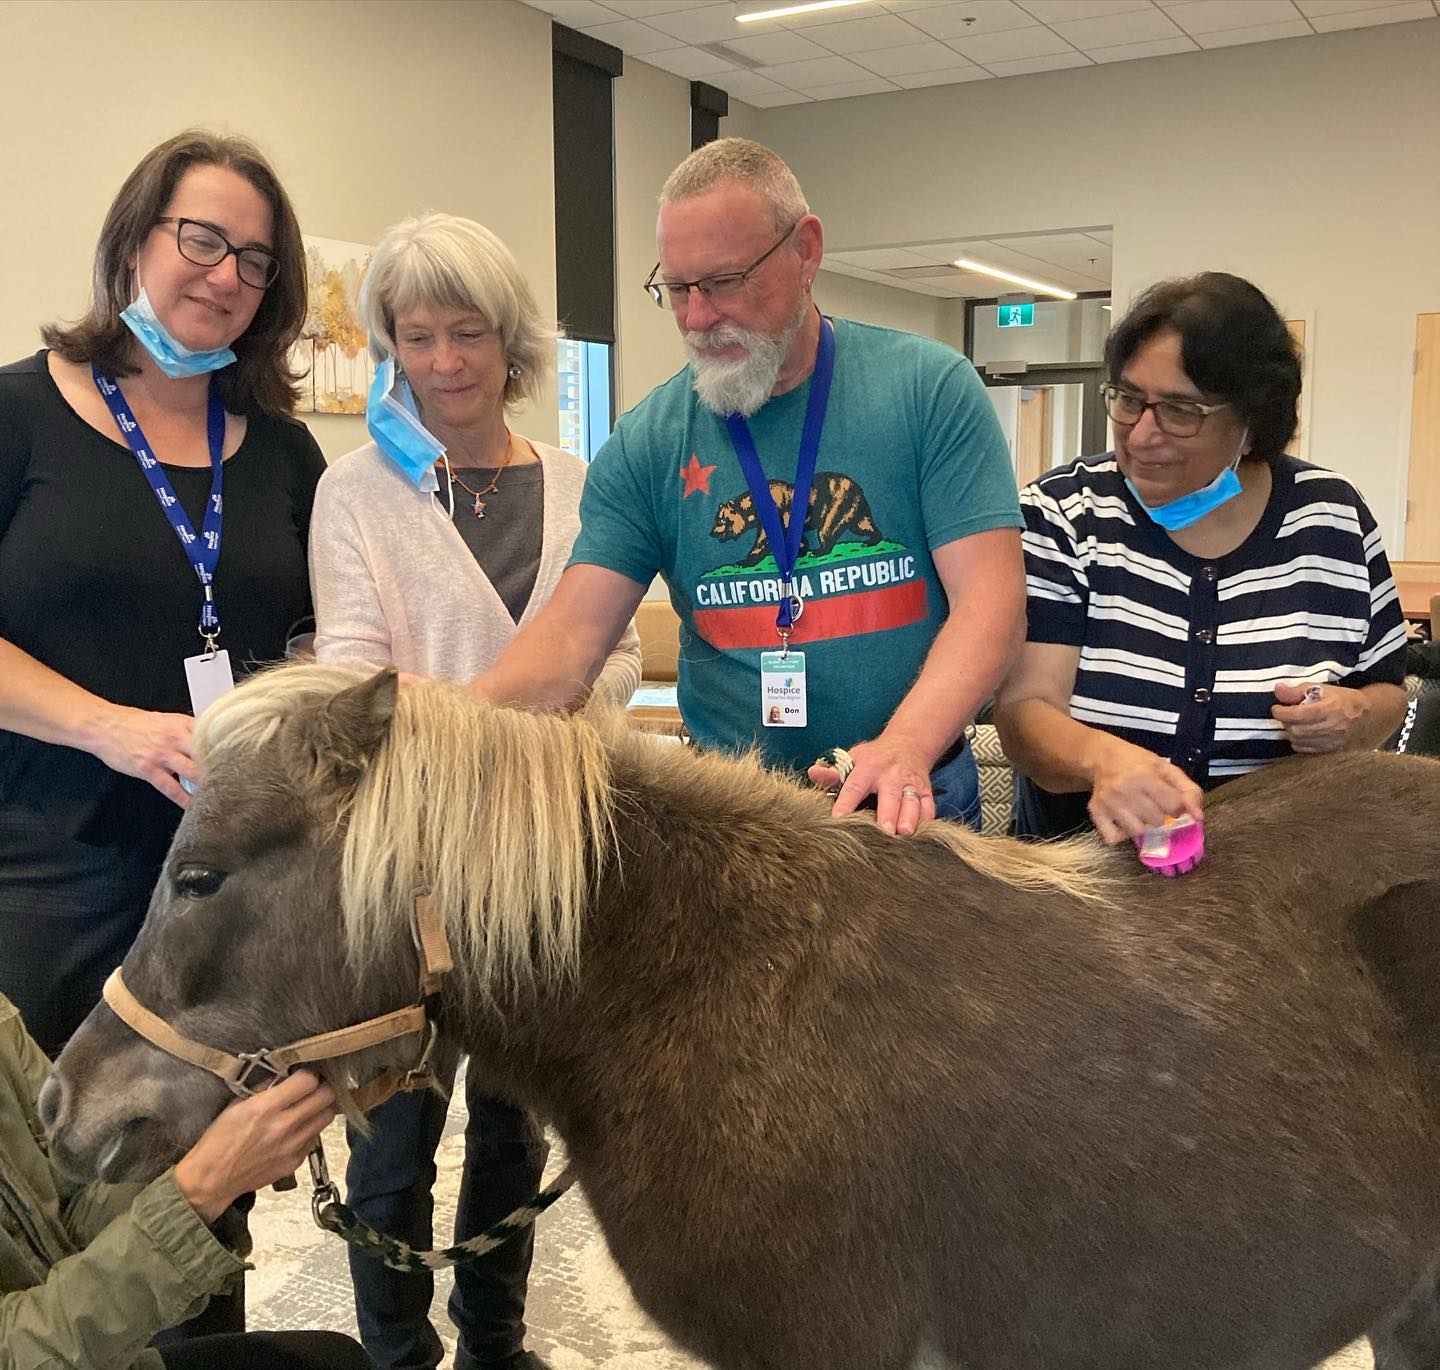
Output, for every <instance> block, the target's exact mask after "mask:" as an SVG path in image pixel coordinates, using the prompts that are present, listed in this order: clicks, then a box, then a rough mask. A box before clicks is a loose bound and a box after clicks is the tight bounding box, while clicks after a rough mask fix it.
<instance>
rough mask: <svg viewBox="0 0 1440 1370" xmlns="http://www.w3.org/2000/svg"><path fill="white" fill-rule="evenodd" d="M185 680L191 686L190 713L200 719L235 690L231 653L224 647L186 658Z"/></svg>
mask: <svg viewBox="0 0 1440 1370" xmlns="http://www.w3.org/2000/svg"><path fill="white" fill-rule="evenodd" d="M185 680H186V683H187V684H188V685H189V686H190V711H191V712H192V713H193V714H194V715H195V717H196V718H199V717H200V715H201V714H203V713H204V712H205V710H206V709H208V708H209V707H210V706H211V705H212V704H213V703H214V702H215V701H216V700H217V699H219V698H220V696H221V695H226V694H229V693H230V691H231V690H233V689H234V688H235V672H234V671H232V670H231V669H230V653H229V652H227V651H226V650H225V649H224V648H223V647H221V648H219V649H218V650H216V651H213V652H201V653H200V655H199V656H187V657H186V658H185Z"/></svg>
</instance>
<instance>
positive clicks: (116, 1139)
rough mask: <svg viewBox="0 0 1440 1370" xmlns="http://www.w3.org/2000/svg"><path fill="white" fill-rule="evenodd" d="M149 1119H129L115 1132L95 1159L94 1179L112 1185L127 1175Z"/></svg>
mask: <svg viewBox="0 0 1440 1370" xmlns="http://www.w3.org/2000/svg"><path fill="white" fill-rule="evenodd" d="M149 1122H150V1119H149V1118H131V1119H130V1121H129V1122H127V1123H124V1124H122V1125H121V1126H120V1127H119V1128H117V1129H116V1130H115V1134H114V1136H112V1137H111V1138H110V1140H109V1141H108V1142H106V1143H105V1145H104V1146H102V1147H101V1148H100V1151H99V1154H98V1155H97V1156H96V1158H95V1174H96V1177H97V1178H99V1179H101V1180H105V1181H106V1182H107V1183H110V1184H114V1183H116V1182H117V1181H120V1180H123V1179H125V1178H126V1176H127V1175H128V1174H129V1172H130V1170H131V1167H132V1166H133V1165H134V1163H135V1160H136V1152H137V1150H138V1149H139V1148H140V1145H141V1139H142V1136H143V1133H144V1130H145V1128H146V1126H147V1125H148V1124H149Z"/></svg>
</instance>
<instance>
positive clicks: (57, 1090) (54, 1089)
mask: <svg viewBox="0 0 1440 1370" xmlns="http://www.w3.org/2000/svg"><path fill="white" fill-rule="evenodd" d="M64 1102H65V1086H64V1085H63V1084H61V1083H60V1079H59V1077H58V1076H57V1075H56V1074H55V1072H54V1071H53V1070H52V1071H51V1072H50V1078H49V1079H48V1080H46V1081H45V1083H44V1085H43V1086H42V1087H41V1089H40V1097H39V1098H38V1099H36V1101H35V1107H36V1109H37V1110H38V1112H39V1114H40V1124H41V1126H42V1127H44V1129H45V1130H46V1132H49V1131H50V1130H51V1129H52V1128H54V1126H55V1124H56V1122H57V1121H58V1119H59V1117H60V1109H61V1106H62V1105H63V1104H64Z"/></svg>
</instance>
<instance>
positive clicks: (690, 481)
mask: <svg viewBox="0 0 1440 1370" xmlns="http://www.w3.org/2000/svg"><path fill="white" fill-rule="evenodd" d="M714 469H715V468H714V467H713V466H701V465H700V458H699V457H697V456H696V455H695V454H694V453H693V452H692V453H691V454H690V465H689V466H682V467H681V468H680V479H681V480H683V481H684V482H685V493H684V494H683V495H682V496H681V497H680V498H681V499H689V498H690V496H691V495H693V494H694V493H695V492H696V491H697V490H698V491H699V492H700V493H701V494H702V495H708V494H709V493H710V473H711V472H712V471H713V470H714Z"/></svg>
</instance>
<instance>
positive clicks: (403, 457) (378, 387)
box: [365, 357, 445, 494]
mask: <svg viewBox="0 0 1440 1370" xmlns="http://www.w3.org/2000/svg"><path fill="white" fill-rule="evenodd" d="M365 427H366V428H368V429H369V430H370V436H371V437H372V438H374V439H375V445H376V446H377V447H378V448H379V449H380V450H381V451H382V452H383V453H384V454H385V455H386V456H387V457H389V458H390V460H391V461H392V462H394V463H395V465H396V466H398V467H399V468H400V471H401V472H402V473H403V474H404V476H405V479H406V480H408V481H409V482H410V483H411V484H412V485H413V486H414V487H415V488H416V489H417V490H424V491H427V492H429V493H432V494H433V493H434V492H435V491H436V490H438V489H439V488H440V482H439V480H438V479H437V478H436V475H435V463H436V462H437V461H439V460H440V458H441V457H443V456H444V455H445V444H444V443H442V442H441V441H440V440H439V439H438V438H437V437H436V436H435V435H434V434H433V433H431V432H430V430H429V429H428V428H426V427H425V425H424V424H423V423H421V422H420V411H419V409H417V408H416V406H415V396H414V395H412V394H411V393H410V384H409V382H408V381H407V380H406V379H405V377H404V376H402V375H400V374H398V373H397V371H396V369H395V358H394V357H386V358H385V360H384V361H383V362H381V363H380V365H379V366H377V367H376V368H375V379H374V380H373V381H372V382H371V383H370V398H369V400H368V402H367V403H366V405H365Z"/></svg>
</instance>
